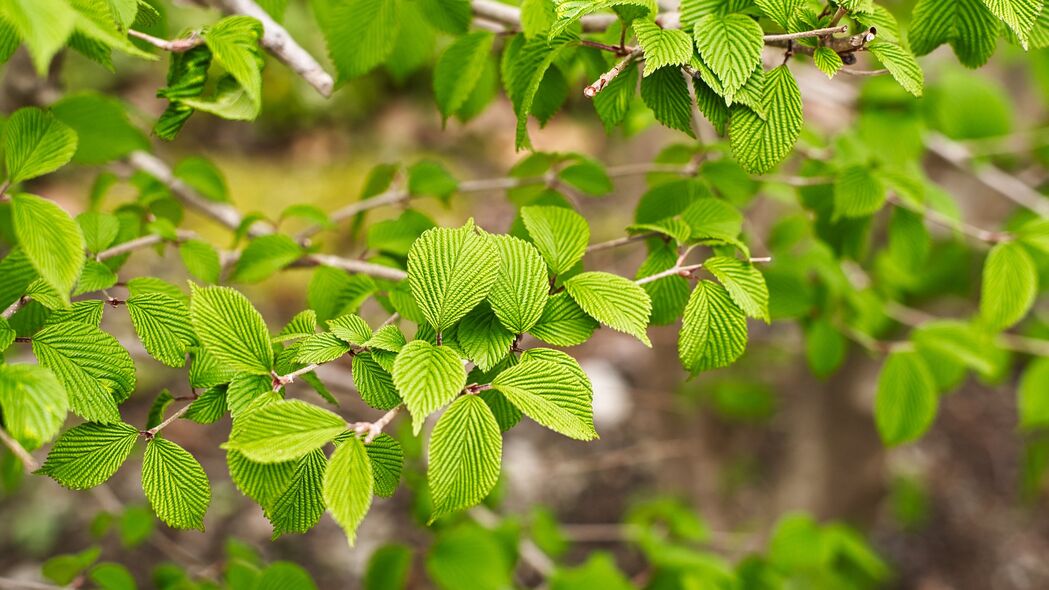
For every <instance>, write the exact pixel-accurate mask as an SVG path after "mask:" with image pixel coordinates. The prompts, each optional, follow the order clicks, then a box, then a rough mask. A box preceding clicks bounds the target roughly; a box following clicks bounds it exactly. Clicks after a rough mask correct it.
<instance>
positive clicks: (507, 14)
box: [471, 0, 677, 33]
mask: <svg viewBox="0 0 1049 590" xmlns="http://www.w3.org/2000/svg"><path fill="white" fill-rule="evenodd" d="M471 5H472V8H473V13H474V14H475V15H476V16H481V17H484V18H485V19H488V20H489V21H493V22H497V23H500V24H502V25H505V26H508V27H513V28H515V29H516V28H520V27H521V9H520V8H518V7H516V6H511V5H509V4H503V3H502V2H498V1H496V0H472V1H471ZM618 19H619V17H617V16H616V15H614V14H590V15H587V16H584V17H583V18H581V19H580V21H579V22H580V23H581V24H582V26H583V31H585V32H588V33H597V32H601V31H604V30H606V29H608V27H610V26H612V25H613V24H614V23H615V22H617V21H618ZM670 19H677V13H676V12H675V13H664V14H661V15H659V18H658V19H657V20H664V21H666V20H670Z"/></svg>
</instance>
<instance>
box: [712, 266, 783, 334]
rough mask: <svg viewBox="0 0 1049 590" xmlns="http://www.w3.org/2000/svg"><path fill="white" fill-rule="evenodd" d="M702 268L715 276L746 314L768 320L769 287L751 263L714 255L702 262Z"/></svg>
mask: <svg viewBox="0 0 1049 590" xmlns="http://www.w3.org/2000/svg"><path fill="white" fill-rule="evenodd" d="M703 268H705V269H707V270H709V271H710V274H712V275H714V276H715V277H717V279H718V281H720V282H721V284H722V285H724V286H725V289H727V290H728V294H729V296H730V297H732V301H734V302H735V303H736V305H738V306H739V307H740V308H741V309H742V310H743V311H744V312H746V314H747V315H749V316H750V317H752V318H757V319H759V320H765V323H768V322H769V321H770V319H769V289H768V287H767V286H766V285H765V277H764V276H762V274H761V271H759V270H758V269H756V268H754V265H753V264H750V263H749V262H744V261H742V260H739V259H737V258H730V257H728V256H714V257H712V258H708V259H707V260H706V261H705V262H704V263H703Z"/></svg>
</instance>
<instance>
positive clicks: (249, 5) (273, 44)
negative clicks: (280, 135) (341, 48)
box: [217, 0, 335, 98]
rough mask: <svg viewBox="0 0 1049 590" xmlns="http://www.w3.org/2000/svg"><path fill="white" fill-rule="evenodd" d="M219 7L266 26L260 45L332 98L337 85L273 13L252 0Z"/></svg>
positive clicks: (221, 1) (223, 1) (225, 0)
mask: <svg viewBox="0 0 1049 590" xmlns="http://www.w3.org/2000/svg"><path fill="white" fill-rule="evenodd" d="M217 4H218V5H219V6H220V7H222V9H223V10H224V11H225V12H227V13H230V14H243V15H245V16H250V17H253V18H256V19H258V21H259V22H261V23H262V29H263V33H262V39H261V40H260V41H259V43H260V44H261V45H262V46H263V47H264V48H266V51H269V52H270V54H272V55H273V57H276V58H277V59H278V60H280V62H281V63H283V64H284V65H286V66H288V68H290V69H291V71H293V72H295V73H296V74H298V75H299V77H301V78H302V79H303V80H305V81H306V83H307V84H309V85H310V86H312V87H313V88H314V89H315V90H316V91H317V92H318V93H320V95H321V96H323V97H325V98H328V97H329V96H331V93H332V89H333V88H334V87H335V81H334V80H333V79H332V77H331V74H329V73H328V72H326V71H325V70H324V68H323V67H321V65H320V64H319V63H317V60H316V59H314V58H313V56H312V55H310V54H309V52H308V51H306V50H305V49H303V48H302V46H301V45H299V44H298V43H296V42H295V39H293V38H292V36H291V35H290V34H289V33H288V31H287V30H286V29H285V28H284V27H282V26H281V25H280V24H279V23H278V22H277V21H275V20H273V18H272V17H270V15H269V13H268V12H266V11H265V10H263V9H262V7H261V6H259V5H258V4H256V3H255V2H253V1H252V0H217Z"/></svg>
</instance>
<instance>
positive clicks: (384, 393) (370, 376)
mask: <svg viewBox="0 0 1049 590" xmlns="http://www.w3.org/2000/svg"><path fill="white" fill-rule="evenodd" d="M353 385H354V386H355V387H356V388H357V391H358V393H360V394H361V399H362V400H364V403H366V404H368V405H369V406H371V407H373V408H375V409H377V410H389V409H392V408H395V407H397V406H399V405H400V404H401V396H400V395H398V394H397V388H395V387H394V386H393V376H392V375H390V373H389V372H388V371H387V370H386V368H384V367H383V366H382V365H380V364H379V363H378V361H376V360H375V356H374V352H359V353H357V354H355V355H353Z"/></svg>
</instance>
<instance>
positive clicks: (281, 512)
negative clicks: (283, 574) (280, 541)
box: [266, 449, 328, 588]
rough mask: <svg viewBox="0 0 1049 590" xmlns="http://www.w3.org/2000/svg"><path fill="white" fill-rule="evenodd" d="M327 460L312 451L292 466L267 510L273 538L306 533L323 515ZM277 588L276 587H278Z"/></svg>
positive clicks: (322, 453)
mask: <svg viewBox="0 0 1049 590" xmlns="http://www.w3.org/2000/svg"><path fill="white" fill-rule="evenodd" d="M327 466H328V459H327V458H326V457H325V456H324V452H323V451H321V450H320V449H315V450H313V451H310V452H309V453H307V454H306V455H305V456H304V457H302V458H301V459H299V460H298V461H297V462H296V463H295V471H294V472H293V473H292V476H291V480H290V481H289V482H288V486H287V487H286V488H285V489H284V490H283V491H282V492H281V493H280V495H279V496H277V498H275V499H274V500H273V504H272V505H270V506H269V507H267V508H266V518H269V520H270V523H272V524H273V538H277V537H279V536H280V535H282V534H285V533H305V532H306V531H308V530H310V529H311V528H313V527H314V526H315V525H316V524H317V523H318V522H319V521H320V519H321V516H323V515H324V472H325V470H326V469H327ZM278 588H279V586H278Z"/></svg>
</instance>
